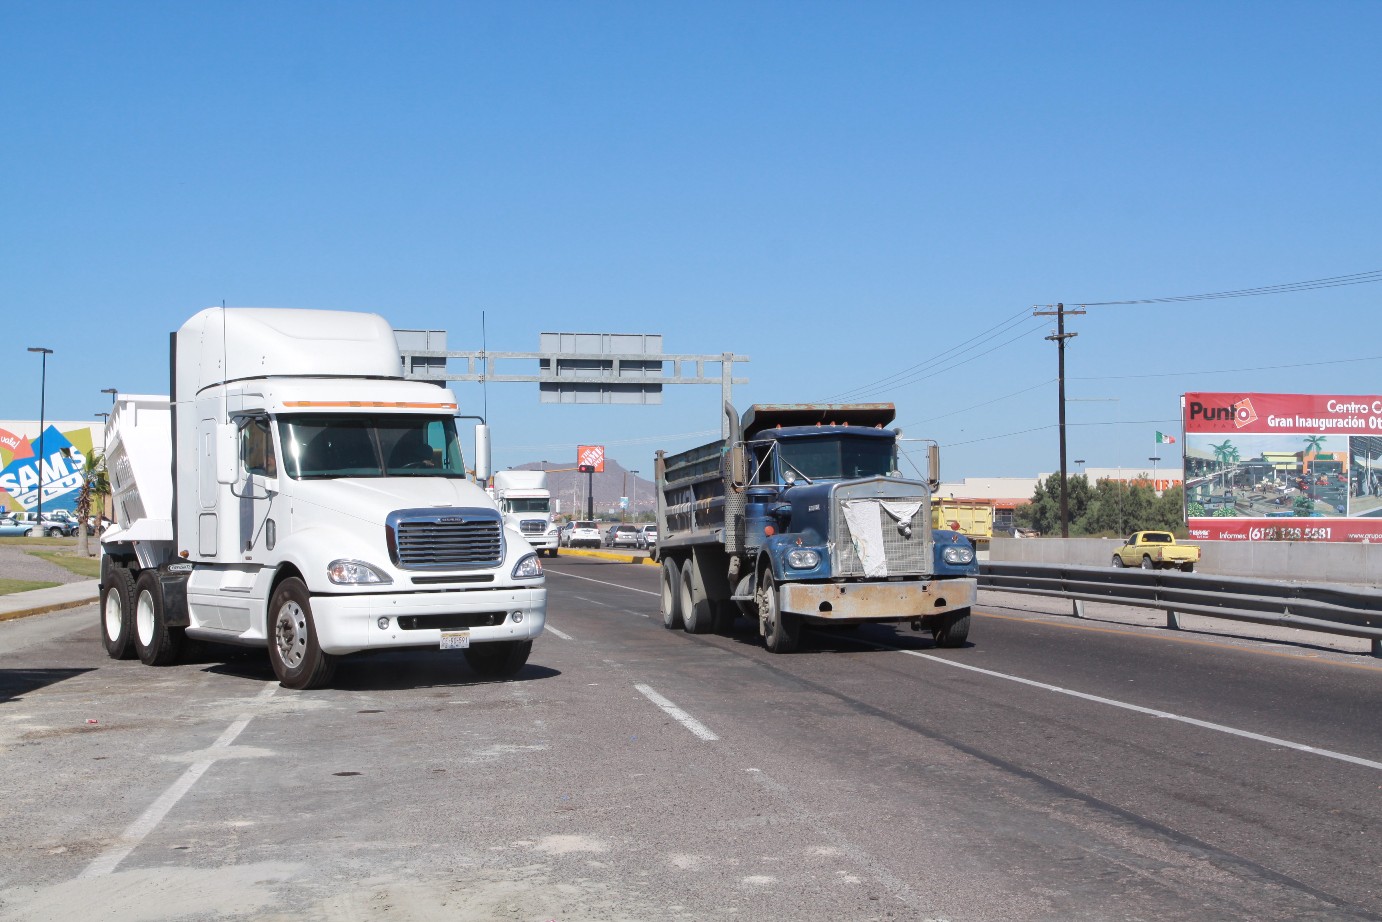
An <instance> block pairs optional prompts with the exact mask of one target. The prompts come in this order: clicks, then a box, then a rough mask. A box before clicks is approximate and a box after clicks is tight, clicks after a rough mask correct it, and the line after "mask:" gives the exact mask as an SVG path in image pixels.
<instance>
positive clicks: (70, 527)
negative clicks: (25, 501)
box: [15, 510, 77, 538]
mask: <svg viewBox="0 0 1382 922" xmlns="http://www.w3.org/2000/svg"><path fill="white" fill-rule="evenodd" d="M58 512H59V513H61V512H62V510H58ZM68 514H70V513H68ZM15 519H16V520H18V521H20V522H25V523H27V524H28V525H29V527H31V528H35V529H38V531H39V533H40V534H44V535H47V536H48V537H50V538H70V537H72V536H73V535H75V534H76V533H77V522H76V519H75V518H74V519H73V520H72V521H67V520H66V519H61V518H55V517H54V514H52V513H47V512H45V513H43V521H42V522H39V520H38V513H36V512H27V511H26V512H20V513H18V514H16V515H15Z"/></svg>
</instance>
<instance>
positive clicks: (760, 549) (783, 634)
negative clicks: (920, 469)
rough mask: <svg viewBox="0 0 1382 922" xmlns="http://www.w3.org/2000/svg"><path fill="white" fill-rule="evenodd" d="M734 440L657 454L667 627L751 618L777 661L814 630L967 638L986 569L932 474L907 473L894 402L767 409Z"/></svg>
mask: <svg viewBox="0 0 1382 922" xmlns="http://www.w3.org/2000/svg"><path fill="white" fill-rule="evenodd" d="M725 414H726V416H727V417H728V423H729V425H728V429H729V432H730V434H729V437H728V438H726V439H721V440H720V441H717V442H711V443H710V444H708V445H702V446H700V447H699V448H693V449H691V450H690V451H684V452H681V453H680V454H675V455H670V456H669V455H667V453H666V452H662V451H659V452H658V453H657V460H656V472H657V473H656V476H657V524H658V536H659V538H658V545H657V551H656V556H657V559H658V561H659V562H660V563H661V565H662V622H663V624H664V625H666V627H667V628H668V629H669V630H675V629H677V628H684V629H685V630H686V631H687V632H688V633H692V634H701V633H706V632H709V631H716V632H720V633H724V632H728V631H729V630H730V628H731V627H732V626H733V624H734V621H735V618H737V617H738V616H739V615H740V614H743V615H744V616H746V617H748V618H749V619H751V620H753V621H754V622H755V623H756V624H757V625H758V631H759V633H760V634H761V635H762V637H763V639H764V642H765V643H766V645H767V648H768V649H769V650H771V651H772V652H774V653H790V652H791V651H793V650H794V649H796V647H797V645H798V643H799V641H800V638H801V628H802V625H804V624H808V625H838V626H844V625H858V624H880V623H908V624H910V625H911V627H912V628H913V629H914V630H917V631H930V632H931V633H932V635H934V637H935V641H936V644H937V645H938V646H942V647H958V646H961V645H962V644H964V642H965V638H966V637H967V636H968V635H969V620H970V615H969V612H970V607H971V606H972V605H973V604H974V600H975V596H976V593H977V592H978V579H977V577H978V575H979V565H978V563H977V562H976V560H975V554H974V548H973V546H972V545H971V544H970V543H969V540H968V539H967V538H965V537H964V536H963V535H961V534H959V533H958V532H953V531H944V530H941V529H934V528H933V527H932V524H931V502H932V499H931V496H932V493H933V492H934V491H935V489H936V487H937V485H938V483H939V480H940V455H939V452H938V450H937V449H936V446H935V445H930V446H929V448H928V451H927V468H928V470H927V476H926V479H925V480H919V479H910V478H906V477H903V476H902V474H901V471H900V470H899V458H900V454H899V445H898V442H899V438H900V435H901V433H900V432H899V431H898V430H894V429H889V428H886V427H887V426H888V424H889V423H891V422H892V421H893V416H894V408H893V405H892V404H890V403H866V404H756V405H754V406H752V407H750V408H749V409H748V412H746V413H745V414H744V416H743V419H740V418H739V415H738V413H737V412H736V411H735V409H734V407H732V406H730V405H729V404H728V403H726V404H725Z"/></svg>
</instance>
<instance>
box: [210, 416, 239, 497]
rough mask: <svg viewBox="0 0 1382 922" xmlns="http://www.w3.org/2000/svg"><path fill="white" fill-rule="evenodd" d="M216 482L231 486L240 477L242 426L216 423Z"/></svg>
mask: <svg viewBox="0 0 1382 922" xmlns="http://www.w3.org/2000/svg"><path fill="white" fill-rule="evenodd" d="M215 451H216V482H217V483H219V484H224V485H226V486H229V485H230V484H233V483H235V481H236V480H238V479H239V477H240V427H239V426H236V425H235V424H234V423H217V424H216V443H215Z"/></svg>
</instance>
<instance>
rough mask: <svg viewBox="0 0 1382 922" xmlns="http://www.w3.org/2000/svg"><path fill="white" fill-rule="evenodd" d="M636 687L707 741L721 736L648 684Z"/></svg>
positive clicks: (644, 695)
mask: <svg viewBox="0 0 1382 922" xmlns="http://www.w3.org/2000/svg"><path fill="white" fill-rule="evenodd" d="M634 688H636V689H638V693H639V694H640V695H642V696H643V697H644V698H647V699H648V700H649V701H651V702H652V703H653V704H656V705H657V706H658V707H660V708H662V710H663V711H665V712H666V713H667V716H669V717H671V718H672V719H673V720H675V721H676V722H677V723H679V724H681V725H682V726H683V727H685V728H686V729H688V730H690V731H691V732H692V733H694V734H696V736H698V737H700V738H701V739H703V740H705V741H706V742H707V743H712V742H714V741H715V740H717V739H719V737H718V736H716V735H715V733H714V731H712V730H711V729H710V728H709V727H707V726H706V725H705V724H703V723H701V722H700V721H699V720H697V719H696V718H694V717H692V716H691V715H690V714H688V713H686V712H685V711H683V710H682V709H681V708H679V707H677V706H676V705H675V704H673V703H672V702H670V701H668V700H667V699H666V698H664V697H662V696H661V695H659V694H658V693H657V692H655V691H653V690H652V689H651V688H649V687H648V686H647V685H635V686H634Z"/></svg>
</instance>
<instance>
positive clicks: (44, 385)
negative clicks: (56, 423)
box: [29, 346, 53, 537]
mask: <svg viewBox="0 0 1382 922" xmlns="http://www.w3.org/2000/svg"><path fill="white" fill-rule="evenodd" d="M29 351H30V352H37V353H39V354H40V355H41V356H42V357H43V366H42V367H43V370H42V371H41V372H40V374H39V379H38V449H39V450H38V534H39V537H42V536H43V460H44V459H43V427H44V424H45V423H46V422H47V420H46V418H45V416H44V412H45V411H46V409H47V406H46V404H47V400H48V356H50V355H52V354H53V350H52V349H45V348H44V347H43V346H30V347H29Z"/></svg>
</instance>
